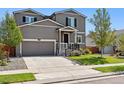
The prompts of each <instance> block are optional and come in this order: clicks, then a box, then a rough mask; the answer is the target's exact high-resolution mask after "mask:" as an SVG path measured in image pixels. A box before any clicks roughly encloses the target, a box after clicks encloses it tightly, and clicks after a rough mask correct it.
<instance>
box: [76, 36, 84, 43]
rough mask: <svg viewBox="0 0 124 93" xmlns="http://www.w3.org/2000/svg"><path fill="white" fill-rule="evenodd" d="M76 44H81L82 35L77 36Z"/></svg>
mask: <svg viewBox="0 0 124 93" xmlns="http://www.w3.org/2000/svg"><path fill="white" fill-rule="evenodd" d="M77 43H79V44H82V43H83V42H82V35H77Z"/></svg>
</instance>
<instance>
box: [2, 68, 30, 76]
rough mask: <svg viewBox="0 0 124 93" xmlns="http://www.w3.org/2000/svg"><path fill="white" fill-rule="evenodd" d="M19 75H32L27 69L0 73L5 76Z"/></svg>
mask: <svg viewBox="0 0 124 93" xmlns="http://www.w3.org/2000/svg"><path fill="white" fill-rule="evenodd" d="M20 73H32V72H31V71H29V70H28V69H24V70H9V71H0V75H6V74H20Z"/></svg>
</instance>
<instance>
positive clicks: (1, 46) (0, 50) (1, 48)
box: [0, 43, 6, 60]
mask: <svg viewBox="0 0 124 93" xmlns="http://www.w3.org/2000/svg"><path fill="white" fill-rule="evenodd" d="M4 46H5V45H4V44H1V43H0V60H3V59H5V58H6V51H5V50H4Z"/></svg>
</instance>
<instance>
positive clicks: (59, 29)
mask: <svg viewBox="0 0 124 93" xmlns="http://www.w3.org/2000/svg"><path fill="white" fill-rule="evenodd" d="M59 55H61V29H59Z"/></svg>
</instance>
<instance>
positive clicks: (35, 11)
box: [13, 8, 45, 17]
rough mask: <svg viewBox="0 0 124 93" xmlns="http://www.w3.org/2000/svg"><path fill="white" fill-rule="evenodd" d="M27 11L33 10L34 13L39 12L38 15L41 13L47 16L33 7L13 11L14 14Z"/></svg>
mask: <svg viewBox="0 0 124 93" xmlns="http://www.w3.org/2000/svg"><path fill="white" fill-rule="evenodd" d="M25 11H32V12H34V13H36V14H38V15H41V16H43V17H44V16H45V15H44V14H42V13H40V12H38V11H35V10H33V9H31V8H28V9H23V10H18V11H14V12H13V13H14V14H15V13H21V12H25Z"/></svg>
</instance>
